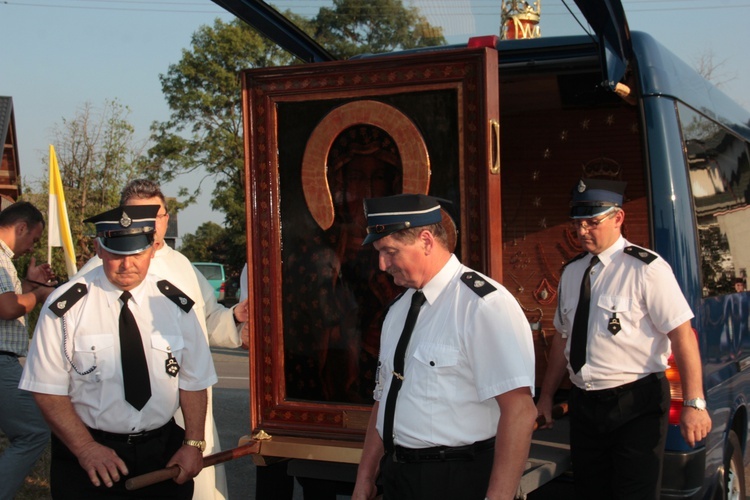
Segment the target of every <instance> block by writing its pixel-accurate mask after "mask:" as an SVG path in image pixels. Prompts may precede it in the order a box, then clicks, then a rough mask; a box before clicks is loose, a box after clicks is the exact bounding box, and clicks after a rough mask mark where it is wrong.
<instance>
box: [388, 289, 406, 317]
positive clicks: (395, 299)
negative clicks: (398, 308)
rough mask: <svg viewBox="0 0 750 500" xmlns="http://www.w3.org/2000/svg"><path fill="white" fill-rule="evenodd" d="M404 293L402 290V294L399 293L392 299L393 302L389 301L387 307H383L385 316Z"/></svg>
mask: <svg viewBox="0 0 750 500" xmlns="http://www.w3.org/2000/svg"><path fill="white" fill-rule="evenodd" d="M405 293H406V290H404V291H403V292H401V293H399V294H398V295H396V297H394V298H393V300H392V301H390V302H389V303H388V305H387V306H385V308H384V311H385V314H387V313H388V311H389V310H390V309H391V306H392V305H393V304H395V303H396V302H398V299H400V298H401V297H403V296H404V294H405Z"/></svg>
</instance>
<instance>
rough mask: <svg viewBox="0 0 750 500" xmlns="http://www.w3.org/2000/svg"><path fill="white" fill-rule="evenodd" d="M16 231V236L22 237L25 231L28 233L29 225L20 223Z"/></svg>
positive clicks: (17, 224)
mask: <svg viewBox="0 0 750 500" xmlns="http://www.w3.org/2000/svg"><path fill="white" fill-rule="evenodd" d="M15 229H16V235H18V236H22V235H23V234H24V232H25V231H28V229H29V225H28V224H26V222H24V221H19V222H17V223H16V226H15Z"/></svg>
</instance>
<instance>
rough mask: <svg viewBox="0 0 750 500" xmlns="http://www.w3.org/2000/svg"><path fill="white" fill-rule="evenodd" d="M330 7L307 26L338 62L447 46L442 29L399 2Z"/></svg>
mask: <svg viewBox="0 0 750 500" xmlns="http://www.w3.org/2000/svg"><path fill="white" fill-rule="evenodd" d="M333 5H334V8H332V9H331V8H328V7H322V8H321V9H320V11H319V12H318V15H317V17H315V19H313V21H312V22H311V23H310V24H311V25H312V27H313V29H314V31H313V32H312V36H313V38H314V39H315V40H316V41H317V42H318V43H320V44H321V45H323V46H324V47H326V49H328V50H329V51H330V52H331V53H332V54H333V55H335V56H336V57H338V58H340V59H346V58H349V57H352V56H354V55H357V54H366V53H371V54H378V53H382V52H393V51H395V50H404V49H413V48H416V47H430V46H435V45H445V43H446V41H445V38H444V37H443V29H442V28H441V27H435V26H432V25H430V23H429V22H427V19H426V18H425V17H423V16H421V15H420V14H419V10H418V9H417V8H416V7H409V8H406V7H404V5H403V2H401V0H377V1H362V0H334V1H333Z"/></svg>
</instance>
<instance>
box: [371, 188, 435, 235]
mask: <svg viewBox="0 0 750 500" xmlns="http://www.w3.org/2000/svg"><path fill="white" fill-rule="evenodd" d="M364 203H365V217H367V236H366V237H365V240H364V241H363V242H362V244H363V245H367V244H370V243H372V242H373V241H377V240H379V239H380V238H383V237H385V236H388V235H389V234H392V233H395V232H396V231H401V230H402V229H409V228H412V227H420V226H429V225H430V224H438V223H440V220H441V218H442V216H441V213H440V202H439V201H438V199H437V198H434V197H432V196H428V195H425V194H397V195H395V196H385V197H383V198H366V199H365V200H364Z"/></svg>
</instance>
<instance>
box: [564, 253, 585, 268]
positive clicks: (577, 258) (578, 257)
mask: <svg viewBox="0 0 750 500" xmlns="http://www.w3.org/2000/svg"><path fill="white" fill-rule="evenodd" d="M586 255H588V252H581V253H579V254H578V255H576V256H575V257H573V258H572V259H570V260H569V261H568V262H566V263H565V264H563V269H565V268H566V267H568V264H572V263H573V262H575V261H577V260H581V259H582V258H584V257H586Z"/></svg>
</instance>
